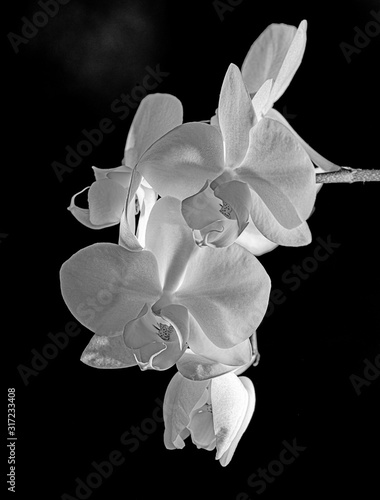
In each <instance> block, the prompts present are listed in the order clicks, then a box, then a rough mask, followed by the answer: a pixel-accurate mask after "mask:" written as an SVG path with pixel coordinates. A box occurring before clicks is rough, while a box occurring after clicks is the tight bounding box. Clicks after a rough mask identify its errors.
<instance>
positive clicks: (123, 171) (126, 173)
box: [92, 165, 132, 188]
mask: <svg viewBox="0 0 380 500" xmlns="http://www.w3.org/2000/svg"><path fill="white" fill-rule="evenodd" d="M92 170H93V171H94V175H95V179H96V180H97V181H100V180H102V179H112V180H114V181H116V182H118V183H119V184H121V185H122V186H123V187H124V188H127V187H128V186H129V181H130V178H131V173H132V169H131V168H130V167H127V166H126V165H121V166H120V167H116V168H98V167H92Z"/></svg>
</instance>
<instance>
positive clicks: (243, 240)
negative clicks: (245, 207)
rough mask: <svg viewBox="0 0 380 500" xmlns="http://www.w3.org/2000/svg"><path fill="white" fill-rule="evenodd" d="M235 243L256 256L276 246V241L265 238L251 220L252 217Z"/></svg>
mask: <svg viewBox="0 0 380 500" xmlns="http://www.w3.org/2000/svg"><path fill="white" fill-rule="evenodd" d="M236 243H237V244H238V245H241V246H242V247H243V248H245V249H246V250H248V251H249V252H251V253H252V254H253V255H256V256H259V255H263V254H265V253H268V252H271V251H272V250H274V249H275V248H276V247H277V246H278V244H277V243H273V241H270V240H268V238H265V236H264V235H263V234H262V233H261V232H260V231H259V230H258V229H257V227H256V226H255V224H254V223H253V222H252V219H250V221H249V223H248V226H247V227H246V228H245V229H244V231H243V232H242V233H241V235H240V236H239V237H238V239H237V240H236Z"/></svg>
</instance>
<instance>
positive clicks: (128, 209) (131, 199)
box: [119, 168, 143, 252]
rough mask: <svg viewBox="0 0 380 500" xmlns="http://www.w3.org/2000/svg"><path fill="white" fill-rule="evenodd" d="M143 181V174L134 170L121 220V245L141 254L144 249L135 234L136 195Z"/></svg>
mask: <svg viewBox="0 0 380 500" xmlns="http://www.w3.org/2000/svg"><path fill="white" fill-rule="evenodd" d="M141 180H142V177H141V174H140V173H139V172H137V170H136V169H135V168H134V169H133V170H132V174H131V180H130V183H129V187H128V194H127V197H126V201H125V205H124V211H123V213H122V215H121V218H120V228H119V245H121V246H122V247H124V248H126V249H127V250H129V251H130V252H140V251H141V250H142V249H143V247H142V246H141V245H140V243H139V241H138V239H137V238H136V236H135V234H134V232H135V230H134V228H135V195H136V192H137V190H138V188H139V186H140V183H141Z"/></svg>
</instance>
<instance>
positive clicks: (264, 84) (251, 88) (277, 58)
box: [241, 20, 340, 172]
mask: <svg viewBox="0 0 380 500" xmlns="http://www.w3.org/2000/svg"><path fill="white" fill-rule="evenodd" d="M306 32H307V22H306V20H303V21H302V22H301V23H300V25H299V26H298V28H296V27H295V26H290V25H287V24H271V25H270V26H268V27H267V28H266V29H265V30H264V31H263V32H262V33H261V35H260V36H259V37H258V38H257V39H256V40H255V42H254V43H253V44H252V46H251V48H250V49H249V51H248V53H247V55H246V57H245V59H244V62H243V65H242V68H241V72H242V75H243V80H244V83H245V85H246V87H247V90H248V92H249V93H250V94H251V96H252V104H253V107H254V109H255V113H256V116H257V119H258V120H261V118H263V117H264V116H266V117H268V118H273V119H274V120H277V121H279V122H280V123H282V124H283V125H285V126H286V127H287V128H288V129H289V130H291V132H292V133H293V134H294V135H295V137H297V139H298V141H299V142H300V144H301V145H302V147H303V148H304V149H305V151H306V152H307V153H308V155H309V156H310V159H311V160H312V162H313V163H315V164H316V165H317V166H318V167H320V169H321V170H319V171H320V172H323V171H330V172H332V171H335V170H339V169H340V167H339V166H337V165H335V164H334V163H332V162H331V161H329V160H327V159H326V158H324V157H323V156H322V155H320V154H319V153H317V151H315V150H314V149H313V148H312V147H311V146H309V144H307V143H306V142H305V141H304V140H303V139H302V138H301V137H300V136H299V135H298V134H297V133H296V131H295V130H294V129H293V128H292V127H291V125H290V124H289V123H288V121H287V120H286V119H285V118H284V116H282V114H281V113H279V112H278V111H277V110H275V109H274V108H273V105H274V103H275V102H276V101H277V100H278V99H279V98H280V97H281V96H282V95H283V93H284V92H285V90H286V89H287V88H288V86H289V84H290V82H291V81H292V79H293V77H294V75H295V73H296V71H297V70H298V68H299V66H300V64H301V62H302V58H303V55H304V53H305V47H306Z"/></svg>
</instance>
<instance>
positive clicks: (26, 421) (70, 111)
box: [0, 0, 380, 500]
mask: <svg viewBox="0 0 380 500" xmlns="http://www.w3.org/2000/svg"><path fill="white" fill-rule="evenodd" d="M7 9H8V16H7V18H6V27H5V30H4V32H3V41H4V45H5V62H6V64H7V69H6V70H5V75H4V76H3V83H4V80H5V89H4V90H3V105H4V106H5V108H6V111H7V112H6V114H5V116H4V115H3V134H4V133H5V135H6V140H5V141H4V145H3V153H5V155H4V160H3V168H2V182H1V213H2V222H1V226H0V233H2V234H7V235H8V236H7V237H3V238H2V239H1V244H0V253H1V282H2V285H3V286H2V288H3V291H4V298H3V300H2V306H3V318H4V319H3V337H4V338H6V347H5V349H4V351H3V359H4V358H5V360H6V362H7V372H6V373H7V377H6V378H7V381H6V383H7V385H8V387H15V388H16V420H17V424H16V425H17V436H18V441H17V450H16V453H17V465H16V484H17V486H16V495H13V497H17V498H21V499H24V498H25V499H26V498H30V497H33V498H34V497H35V498H47V499H60V498H61V495H63V494H64V493H68V494H70V495H72V496H73V497H74V498H75V487H76V483H75V480H76V478H77V477H79V478H81V479H82V480H85V479H86V476H87V475H88V474H89V473H90V472H93V468H92V465H91V463H92V462H93V461H96V462H101V461H103V460H108V457H109V454H110V452H112V451H113V450H120V451H121V452H122V453H123V456H124V457H125V462H124V464H123V465H121V466H119V467H116V468H115V471H114V473H113V474H112V475H111V476H110V477H109V478H108V479H104V481H103V484H102V485H101V486H100V487H99V488H97V489H94V490H93V492H92V494H91V496H90V497H89V498H91V500H92V499H93V500H96V499H105V498H107V499H108V498H112V499H117V500H119V499H128V500H129V499H130V500H147V499H150V498H153V497H159V498H161V497H162V498H166V499H167V500H169V499H170V500H171V499H177V498H197V499H199V500H205V499H209V498H222V499H223V500H224V499H226V500H227V499H231V500H234V499H237V498H239V497H238V495H239V493H242V492H244V493H246V496H244V495H242V496H241V497H240V499H241V500H243V499H245V500H248V498H255V496H257V489H255V488H252V487H250V486H249V485H248V483H247V479H248V478H249V476H250V475H251V474H253V473H255V471H257V469H258V468H259V467H262V468H266V467H267V466H268V464H269V463H270V462H271V461H272V460H275V459H277V458H278V456H279V454H280V452H281V450H282V449H283V445H282V441H284V440H287V441H288V442H292V440H293V439H294V438H296V440H297V443H298V444H300V445H303V446H305V447H306V450H305V451H303V452H302V453H301V454H300V457H299V458H297V459H296V461H295V462H294V463H293V464H291V465H289V466H287V467H286V468H285V470H284V472H283V473H282V474H281V475H280V476H279V477H277V478H276V479H275V481H274V482H273V483H272V484H269V485H268V486H267V489H266V491H265V492H264V493H262V495H259V496H261V497H263V498H265V497H267V498H284V497H287V496H292V497H293V498H310V497H312V496H314V495H315V496H321V497H322V496H323V497H326V496H327V497H330V496H331V497H336V498H344V497H345V496H346V495H347V494H354V493H356V494H358V495H360V498H364V499H367V498H372V494H371V487H374V486H375V484H376V473H377V474H378V467H379V460H378V444H379V421H380V418H379V416H380V415H379V408H378V400H379V398H378V395H379V380H378V379H377V380H374V381H372V382H371V383H370V385H368V386H363V387H362V391H361V394H360V395H357V393H356V392H355V390H354V387H353V385H352V382H351V380H350V376H351V375H352V374H356V375H359V376H363V373H364V368H365V365H364V360H365V359H368V360H369V361H371V362H373V361H374V360H375V357H376V355H377V354H378V353H379V335H378V332H379V312H378V307H379V305H378V304H379V288H378V287H379V276H380V273H379V246H378V215H379V210H378V199H379V187H378V185H375V184H370V183H368V184H365V185H363V184H352V185H328V186H324V187H323V189H322V190H321V192H320V193H319V195H318V199H317V204H316V210H315V213H314V214H313V215H312V217H311V218H310V221H309V222H310V227H311V230H312V233H313V238H314V239H313V242H312V243H311V244H310V245H309V246H307V247H303V248H297V249H295V248H278V249H276V250H275V251H273V252H271V253H270V254H267V255H265V256H264V257H262V258H261V262H262V263H263V264H264V266H265V267H266V269H267V271H268V273H269V274H270V276H271V279H272V283H273V288H279V289H281V290H282V291H283V293H284V296H285V297H286V300H285V302H284V303H283V304H280V305H277V306H276V307H275V308H274V310H273V313H272V314H271V315H270V316H268V317H267V318H266V319H265V320H264V322H263V323H262V325H261V326H260V329H259V331H258V338H259V348H260V352H261V355H262V359H261V362H260V365H259V366H258V367H256V368H250V369H249V370H248V371H247V372H246V373H245V375H247V376H249V377H250V378H251V379H252V380H253V382H254V385H255V388H256V392H257V407H256V411H255V414H254V416H253V419H252V421H251V423H250V425H249V427H248V430H247V431H246V433H245V434H244V436H243V438H242V440H241V442H240V444H239V446H238V448H237V450H236V453H235V455H234V458H233V460H232V462H231V463H230V465H229V466H228V467H227V468H222V467H221V466H220V464H219V462H217V461H215V460H214V452H206V451H204V450H197V449H196V448H195V446H193V445H192V444H191V442H189V441H188V442H187V445H186V447H185V449H183V450H182V451H167V450H166V449H165V447H164V445H163V439H162V435H163V424H160V425H159V426H158V427H157V430H156V431H155V432H154V433H152V434H151V435H150V436H148V438H147V439H146V441H144V442H141V443H140V445H139V448H138V449H137V450H136V451H135V452H133V453H131V452H130V451H128V448H127V447H126V446H123V445H121V443H120V436H121V435H122V434H123V433H124V432H125V431H128V430H129V429H130V428H131V427H132V426H140V425H141V422H142V421H143V420H144V419H145V418H147V417H151V416H152V412H153V410H154V409H155V408H156V406H157V403H155V400H156V398H159V399H161V400H162V399H163V396H164V392H165V388H166V386H167V384H168V382H169V381H170V379H171V377H172V376H173V375H174V373H175V369H174V368H173V369H171V370H169V371H167V372H163V373H156V372H145V373H141V372H140V371H139V370H138V368H131V369H128V370H109V371H107V370H96V369H92V368H90V367H88V366H86V365H84V364H83V363H81V362H80V361H79V358H80V355H81V353H82V351H83V349H84V348H85V347H86V345H87V343H88V342H89V340H90V338H91V336H92V334H91V332H89V331H87V330H86V329H85V328H84V327H82V331H81V334H80V335H78V336H77V337H75V338H72V339H71V340H70V343H69V345H68V346H67V347H66V348H65V349H62V350H60V352H59V353H58V355H57V356H56V357H55V359H52V360H51V361H49V363H48V366H47V367H46V368H45V369H43V370H42V371H41V372H40V373H38V374H37V375H36V376H31V377H30V378H29V380H28V381H29V383H28V385H27V386H25V384H24V383H23V381H22V379H21V377H20V374H19V372H18V367H19V365H20V364H23V365H25V366H29V367H30V366H31V364H30V363H31V358H32V352H31V351H32V349H36V350H37V351H39V352H41V350H42V349H43V347H44V346H45V345H46V343H47V342H48V337H47V335H48V333H49V332H52V333H57V332H59V331H62V330H63V329H64V327H65V325H66V324H67V322H69V321H72V320H74V318H73V317H72V316H71V314H70V312H69V311H68V310H67V308H66V306H65V304H64V302H63V300H62V298H61V295H60V290H59V279H58V271H59V268H60V266H61V264H62V263H63V262H64V261H65V260H67V259H68V258H69V257H70V256H71V255H72V254H73V253H74V252H76V251H77V250H78V249H80V248H82V247H84V246H87V245H89V244H92V243H95V242H98V241H112V242H116V241H117V227H113V228H110V229H106V230H103V231H91V230H90V229H87V228H85V227H83V226H81V225H80V224H79V223H78V222H77V221H76V220H75V219H74V218H73V217H72V216H71V215H70V213H69V212H68V211H67V210H66V207H67V206H68V204H69V201H70V197H71V196H72V194H74V193H76V192H77V191H79V190H80V189H82V188H84V187H85V186H87V185H89V184H90V183H91V182H92V178H93V177H92V170H91V166H92V165H96V166H98V167H104V168H106V167H108V168H109V167H116V166H118V165H119V164H120V160H121V158H122V155H123V149H124V143H125V140H126V136H127V132H128V128H129V126H130V123H131V120H132V117H133V113H131V114H130V116H129V117H128V118H127V119H125V120H124V121H123V120H120V119H119V116H118V115H116V114H115V113H113V112H112V111H111V109H110V105H111V103H112V102H113V101H114V100H115V99H117V98H118V97H119V96H120V94H121V93H122V92H125V93H129V92H130V91H131V90H132V89H133V87H134V86H135V84H136V83H137V82H139V81H141V79H142V78H143V77H144V75H145V74H146V72H145V71H146V70H145V67H146V66H148V65H149V66H151V67H155V66H156V65H157V64H160V66H161V69H162V70H163V71H167V72H169V73H170V75H169V76H168V77H167V78H165V79H164V81H163V82H162V83H161V84H160V86H159V87H158V88H157V89H156V91H157V92H166V93H172V94H174V95H176V96H177V97H178V98H179V99H180V100H181V101H182V103H183V106H184V110H185V117H184V119H185V121H193V120H203V119H207V118H209V117H210V116H212V114H213V113H214V110H215V108H216V106H217V101H218V93H219V90H220V86H221V83H222V80H223V76H224V73H225V71H226V69H227V67H228V65H229V63H230V62H234V63H235V64H237V65H239V66H240V65H241V64H242V62H243V59H244V56H245V54H246V52H247V51H248V49H249V47H250V45H251V43H252V42H253V41H254V40H255V38H256V37H257V36H258V35H259V34H260V33H261V32H262V31H263V30H264V28H265V27H266V26H267V25H269V24H270V23H272V22H277V23H279V22H283V23H287V24H293V25H298V24H299V22H300V21H301V20H302V19H303V18H306V19H307V20H308V23H309V24H308V43H307V48H306V53H305V57H304V60H303V63H302V65H301V67H300V69H299V70H298V72H297V74H296V76H295V78H294V80H293V81H292V83H291V85H290V87H289V88H288V90H287V91H286V93H285V95H284V96H283V97H282V98H281V100H280V101H278V102H277V103H276V106H275V107H276V108H277V109H278V110H280V111H282V112H285V113H286V112H287V113H288V114H292V115H296V116H295V117H293V118H291V119H290V122H291V124H292V125H293V126H294V128H296V130H297V131H299V133H300V134H301V135H302V136H303V137H304V138H305V139H306V140H307V141H308V142H310V143H311V144H312V145H313V146H314V147H315V148H316V149H317V150H318V151H320V152H321V153H322V154H324V155H325V156H326V157H327V158H329V159H331V160H332V161H335V162H336V163H338V164H340V165H349V166H351V167H355V168H376V167H378V166H379V161H378V158H379V153H378V151H379V129H378V117H379V112H380V107H379V89H380V76H379V73H378V60H379V45H380V36H377V37H374V38H373V39H371V40H370V43H369V44H368V46H366V47H364V48H363V49H362V50H361V52H360V53H355V54H353V55H352V60H351V62H350V63H348V61H347V60H346V58H345V57H344V55H343V53H342V49H341V47H340V44H341V42H347V43H350V44H353V40H354V36H355V32H354V28H355V27H358V28H361V29H364V27H365V26H366V24H367V23H368V22H369V21H370V20H371V19H372V18H371V16H370V11H371V9H375V10H379V9H380V2H378V1H365V0H361V1H359V0H358V1H352V0H351V1H344V2H343V1H329V2H326V1H320V2H310V3H309V2H294V1H287V2H284V1H283V0H274V1H270V2H259V1H257V0H255V1H252V0H243V1H242V2H241V3H240V5H237V6H236V7H235V8H234V10H233V11H230V12H226V13H225V14H224V20H223V21H221V20H220V18H219V17H218V15H217V13H216V11H215V8H214V6H213V3H212V1H211V0H210V1H202V2H201V1H193V2H179V1H169V0H167V1H164V0H159V1H156V2H154V1H148V0H143V1H130V0H123V1H117V0H109V1H103V2H101V1H84V0H72V1H71V2H70V3H69V4H67V5H64V6H61V7H60V12H59V13H58V14H57V16H56V17H55V18H54V19H52V20H50V21H49V23H48V24H47V26H46V27H44V28H41V29H40V31H39V33H38V34H37V35H36V36H35V37H34V38H33V39H31V40H30V41H29V42H28V44H25V45H20V47H19V49H20V50H19V53H18V54H15V52H14V51H13V49H12V47H11V44H10V43H9V40H8V39H7V37H6V35H7V34H8V33H9V32H13V33H17V34H20V32H21V27H22V21H21V18H22V16H26V17H27V18H28V19H31V18H32V16H33V14H34V13H35V12H37V11H38V10H41V9H40V8H39V6H38V4H37V2H35V1H28V2H17V4H16V5H12V6H10V5H9V4H8V5H7ZM284 107H285V108H284ZM107 117H109V118H111V119H112V120H113V123H114V124H115V125H116V129H115V131H114V132H113V133H112V134H109V135H108V136H106V137H105V138H104V140H103V142H102V144H101V145H100V146H99V147H97V148H94V150H93V152H92V153H91V155H89V156H88V157H86V158H84V160H83V162H82V163H81V165H79V166H78V167H77V168H76V169H75V170H74V171H73V172H71V173H67V174H65V175H64V177H63V181H62V182H59V181H58V179H57V177H56V175H55V173H54V171H53V169H52V167H51V163H52V162H53V161H54V160H55V161H60V162H64V158H65V147H66V146H67V145H71V146H72V147H75V146H76V144H77V143H78V142H79V141H80V140H81V139H82V138H83V137H82V134H81V130H82V129H84V128H86V129H87V130H89V129H93V128H97V127H98V124H99V121H100V120H101V119H103V118H107ZM328 236H330V238H331V240H332V241H333V242H335V243H340V247H339V248H337V249H336V250H335V251H334V253H333V254H332V255H331V256H330V257H329V259H327V260H326V261H325V262H321V263H320V264H319V266H318V269H317V270H316V271H315V272H313V273H310V275H309V276H308V278H307V279H305V280H302V282H301V284H300V286H299V288H298V289H297V290H294V291H291V290H290V287H289V285H287V284H286V283H284V282H283V281H282V279H281V276H282V275H283V273H284V272H285V271H286V270H288V269H291V268H292V266H293V265H299V264H301V263H302V261H303V259H305V258H306V257H310V256H312V255H313V251H314V249H315V247H316V246H317V245H318V243H317V240H316V238H318V237H320V238H322V239H324V240H326V238H327V237H328ZM5 394H6V392H5V389H4V391H3V395H4V399H5ZM4 407H5V403H4ZM4 413H5V409H4ZM3 421H4V420H3ZM4 425H5V421H4ZM4 447H5V444H4ZM3 477H4V476H3ZM4 483H5V481H4ZM2 488H3V489H6V488H7V485H5V484H3V486H2ZM11 495H12V494H11Z"/></svg>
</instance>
